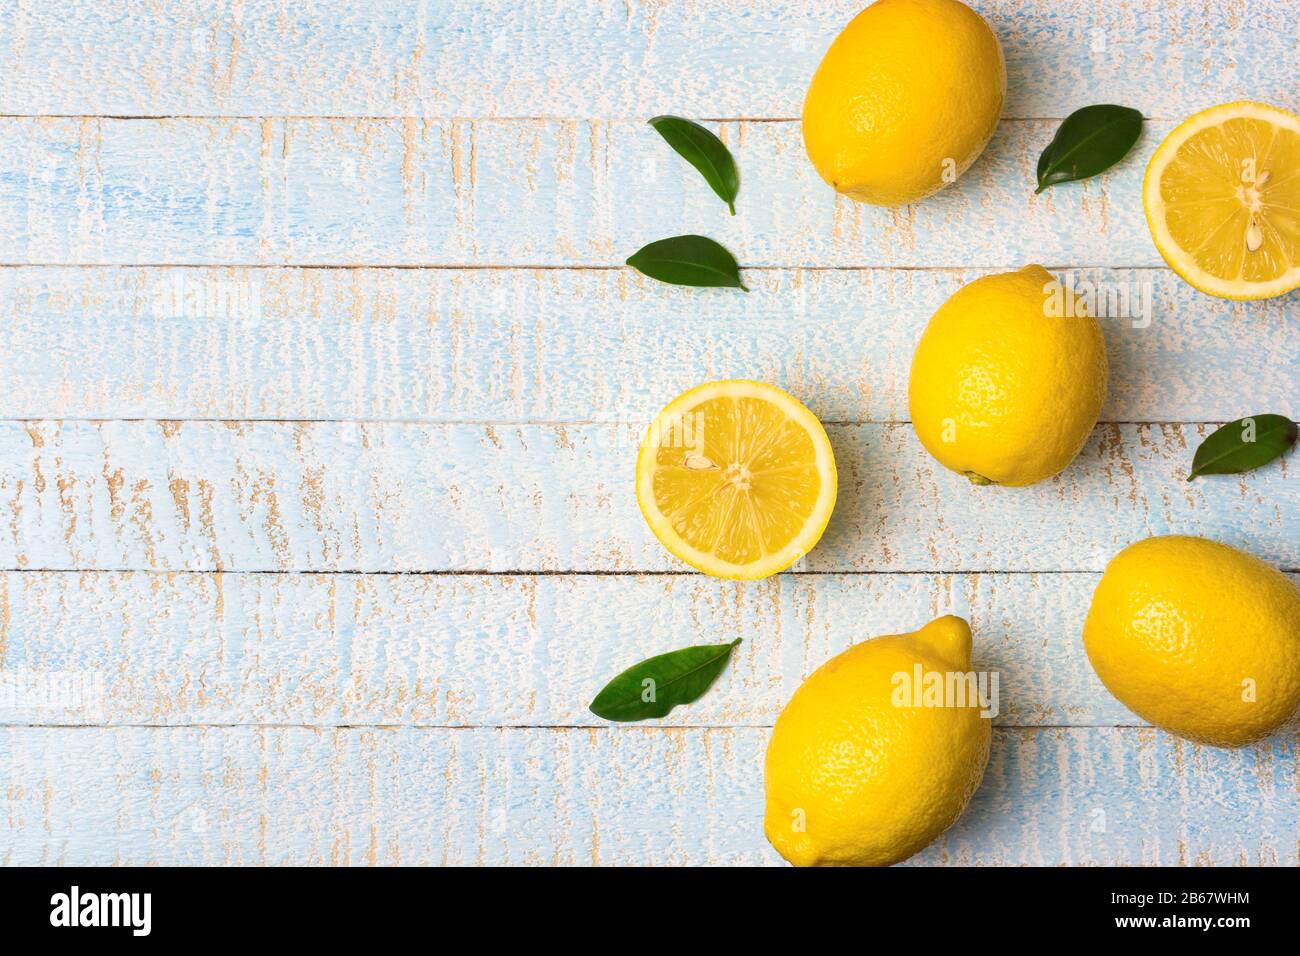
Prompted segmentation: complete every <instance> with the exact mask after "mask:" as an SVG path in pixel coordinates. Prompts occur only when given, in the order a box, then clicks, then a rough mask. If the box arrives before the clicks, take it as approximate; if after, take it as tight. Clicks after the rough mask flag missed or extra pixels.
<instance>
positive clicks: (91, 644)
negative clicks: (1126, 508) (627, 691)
mask: <svg viewBox="0 0 1300 956" xmlns="http://www.w3.org/2000/svg"><path fill="white" fill-rule="evenodd" d="M1097 577H1098V576H1097V575H1094V574H1051V575H1029V574H1025V575H1005V574H989V575H930V574H902V575H846V576H808V575H778V576H776V577H774V578H771V579H769V580H767V581H764V582H760V583H755V584H747V583H738V582H730V581H718V580H713V579H709V578H706V577H703V576H701V575H695V574H689V575H682V576H654V577H634V576H629V575H620V576H612V577H605V576H587V575H583V576H552V575H541V576H503V575H490V576H464V577H461V576H452V577H446V576H440V575H434V576H417V575H371V576H367V575H360V576H359V575H348V574H343V575H340V574H327V575H298V574H291V575H284V574H228V573H226V574H142V573H125V574H123V573H113V572H70V573H52V572H39V573H21V572H10V573H8V574H5V575H3V576H0V621H2V622H3V624H2V625H0V659H2V660H3V661H4V668H5V670H6V671H7V672H8V673H10V674H11V675H12V680H13V681H14V682H15V683H14V684H13V686H12V687H11V688H10V695H9V698H8V699H0V723H18V724H26V723H30V724H140V723H147V724H157V723H164V724H237V723H246V722H247V723H262V724H303V725H317V726H329V725H337V724H347V725H366V724H382V725H410V724H419V725H443V726H446V725H451V726H498V725H501V726H519V725H530V726H531V725H559V726H572V725H594V726H604V725H605V722H604V721H601V720H598V719H597V718H596V717H594V716H593V715H592V714H591V713H590V712H589V711H588V710H587V709H586V705H587V703H588V701H590V700H591V698H592V697H594V696H595V694H596V692H597V691H598V690H599V689H600V688H601V687H602V686H603V685H604V683H605V681H606V680H608V679H609V677H610V676H612V675H613V674H616V673H618V672H619V671H620V670H622V669H623V668H624V667H626V666H628V665H630V664H632V663H633V662H634V661H637V660H640V659H642V658H645V657H649V656H651V655H652V654H659V653H663V652H665V651H669V650H672V649H674V648H677V647H680V646H683V645H686V644H692V643H710V642H712V643H718V642H723V641H731V640H734V639H736V638H741V639H743V641H744V643H743V644H742V645H741V647H740V649H739V650H738V651H737V652H736V654H735V655H734V657H733V660H732V662H731V664H730V665H729V667H728V669H727V671H726V673H725V675H724V676H723V677H722V678H721V679H720V680H719V681H718V683H717V684H715V685H714V687H713V688H712V689H711V690H710V692H709V693H708V694H707V695H706V696H705V697H704V698H703V699H702V700H700V701H699V702H697V703H696V704H693V705H692V706H690V707H684V708H679V709H678V710H677V711H675V712H674V713H673V714H672V715H671V716H670V717H668V718H667V719H666V721H665V722H666V723H669V724H677V725H686V724H689V725H704V726H743V725H756V724H770V723H772V722H773V721H774V720H775V719H776V715H777V713H778V712H779V711H780V708H781V707H782V706H783V705H784V703H785V701H786V700H788V699H789V697H790V695H791V694H792V693H793V692H794V689H795V688H796V687H797V686H798V685H799V683H800V682H801V681H802V680H803V679H804V678H805V677H806V676H807V675H808V674H809V673H811V672H812V671H813V670H814V669H815V668H816V667H818V666H819V665H820V664H821V663H822V662H824V661H825V660H827V659H828V658H830V657H831V656H833V655H834V654H837V653H839V652H840V651H842V650H844V649H845V648H846V647H848V646H849V645H850V644H853V643H856V642H857V641H859V640H863V639H865V638H867V637H871V636H875V635H878V634H888V633H898V632H902V631H910V630H914V629H915V628H917V627H919V626H920V625H921V624H923V623H924V622H925V621H928V620H931V619H932V618H934V617H937V616H938V615H940V614H943V613H949V612H951V613H957V614H961V615H963V616H964V617H966V618H967V619H968V620H971V621H972V622H973V624H974V627H975V631H976V660H975V666H976V668H977V669H978V670H983V671H997V672H998V673H999V675H1000V676H999V685H998V701H997V710H998V716H997V723H998V724H999V725H1034V724H1069V725H1074V726H1084V725H1114V724H1141V723H1142V721H1141V720H1139V719H1137V718H1136V717H1134V715H1132V714H1130V713H1129V712H1128V711H1126V710H1125V709H1124V708H1123V707H1122V706H1121V705H1120V704H1119V703H1118V702H1117V701H1115V700H1114V699H1113V698H1112V697H1111V696H1110V695H1109V694H1107V693H1106V692H1105V690H1104V689H1103V688H1102V686H1101V685H1100V683H1099V682H1098V681H1097V678H1096V676H1095V675H1094V674H1093V672H1092V669H1091V668H1090V667H1089V666H1088V663H1087V659H1086V657H1085V655H1084V653H1083V646H1082V642H1081V640H1080V635H1081V633H1082V629H1083V618H1084V615H1085V614H1086V613H1087V609H1088V603H1089V601H1090V600H1091V597H1092V592H1093V589H1094V588H1095V586H1096V583H1097ZM60 675H64V676H60ZM78 675H79V676H78ZM74 678H75V680H74ZM65 679H66V680H67V681H69V682H70V683H69V685H68V688H67V692H66V693H63V694H61V695H60V694H57V693H50V694H42V693H39V692H38V691H39V690H40V688H41V687H42V686H44V685H43V684H42V683H41V682H42V681H45V682H46V684H47V685H48V686H49V687H50V688H51V689H52V690H56V689H57V686H56V684H55V683H54V682H56V681H58V680H65ZM78 688H82V690H78ZM20 691H21V692H22V693H21V694H20V693H19V692H20Z"/></svg>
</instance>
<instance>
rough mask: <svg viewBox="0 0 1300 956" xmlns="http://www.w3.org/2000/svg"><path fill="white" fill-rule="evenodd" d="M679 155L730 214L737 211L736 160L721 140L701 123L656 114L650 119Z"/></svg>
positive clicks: (651, 123)
mask: <svg viewBox="0 0 1300 956" xmlns="http://www.w3.org/2000/svg"><path fill="white" fill-rule="evenodd" d="M648 122H649V123H650V125H651V126H653V127H654V128H655V129H656V130H657V131H658V132H659V135H660V136H662V137H663V138H664V139H665V140H666V141H667V143H668V145H669V146H671V147H672V148H673V149H674V150H676V152H677V155H678V156H680V157H681V158H682V159H684V160H686V161H687V162H688V163H690V164H691V165H692V166H694V167H695V168H696V169H698V170H699V171H700V175H701V176H703V177H704V181H705V182H706V183H708V184H709V187H710V188H711V189H712V190H713V191H714V192H715V193H717V194H718V198H719V199H721V200H722V201H723V202H725V203H726V204H727V208H728V209H730V210H731V214H732V215H733V216H734V215H735V214H736V193H737V192H739V191H740V177H739V176H737V175H736V161H735V160H734V159H732V158H731V152H730V151H729V150H728V149H727V147H726V146H725V145H724V144H723V142H722V140H720V139H718V137H716V136H714V135H713V132H712V131H711V130H707V129H705V128H704V127H703V126H701V125H700V124H699V123H692V122H691V121H690V120H688V119H683V118H682V117H680V116H656V117H654V118H653V119H651V120H649V121H648Z"/></svg>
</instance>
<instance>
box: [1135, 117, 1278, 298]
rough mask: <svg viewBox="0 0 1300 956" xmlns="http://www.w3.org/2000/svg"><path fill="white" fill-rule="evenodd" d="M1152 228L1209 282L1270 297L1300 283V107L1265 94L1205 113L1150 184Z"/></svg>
mask: <svg viewBox="0 0 1300 956" xmlns="http://www.w3.org/2000/svg"><path fill="white" fill-rule="evenodd" d="M1142 205H1143V206H1144V207H1145V209H1146V214H1147V225H1148V226H1150V228H1151V238H1152V239H1154V240H1155V243H1156V248H1157V249H1159V250H1160V254H1161V255H1162V256H1164V257H1165V261H1166V262H1168V263H1169V265H1170V267H1171V268H1172V269H1173V270H1174V271H1175V272H1177V273H1178V274H1179V275H1180V276H1182V277H1183V278H1184V279H1186V280H1187V281H1188V282H1190V283H1191V284H1192V285H1193V286H1195V287H1196V288H1197V289H1198V290H1200V291H1201V292H1205V293H1208V294H1209V295H1216V296H1219V297H1220V298H1224V299H1268V298H1272V297H1273V296H1277V295H1282V294H1283V293H1285V292H1290V291H1291V290H1292V289H1294V288H1296V287H1297V286H1300V116H1296V115H1295V114H1294V113H1288V112H1287V111H1286V110H1281V109H1278V108H1277V107H1275V106H1269V105H1267V104H1265V103H1227V104H1224V105H1223V106H1215V107H1212V108H1211V109H1208V110H1205V111H1203V112H1200V113H1197V114H1196V115H1195V116H1193V117H1191V118H1190V119H1188V120H1187V121H1185V122H1184V123H1183V124H1182V125H1181V126H1179V127H1178V128H1177V129H1175V130H1174V131H1173V132H1172V133H1170V134H1169V135H1168V136H1167V137H1165V141H1164V142H1163V143H1161V144H1160V148H1159V149H1157V150H1156V152H1155V155H1154V156H1152V157H1151V163H1150V165H1148V166H1147V172H1146V179H1145V180H1144V181H1143V184H1142Z"/></svg>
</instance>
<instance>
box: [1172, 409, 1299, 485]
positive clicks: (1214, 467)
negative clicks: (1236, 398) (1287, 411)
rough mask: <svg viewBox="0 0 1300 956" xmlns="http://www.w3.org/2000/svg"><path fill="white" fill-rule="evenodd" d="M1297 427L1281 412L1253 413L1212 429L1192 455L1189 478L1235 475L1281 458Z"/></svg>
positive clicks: (1296, 431) (1289, 445) (1297, 433)
mask: <svg viewBox="0 0 1300 956" xmlns="http://www.w3.org/2000/svg"><path fill="white" fill-rule="evenodd" d="M1297 435H1300V426H1297V425H1296V423H1295V422H1293V421H1291V419H1289V418H1287V417H1286V416H1284V415H1252V416H1250V417H1249V418H1239V419H1237V421H1235V422H1228V424H1226V425H1224V426H1223V427H1222V428H1218V429H1215V431H1214V433H1213V434H1211V435H1210V437H1208V438H1207V439H1205V441H1203V442H1201V447H1200V448H1198V449H1196V455H1195V456H1194V457H1193V458H1192V473H1191V474H1190V475H1188V476H1187V480H1188V481H1191V480H1192V479H1193V478H1196V477H1198V476H1199V475H1236V474H1239V473H1241V472H1243V471H1250V470H1251V469H1252V468H1258V467H1259V466H1260V465H1267V464H1268V463H1269V462H1270V461H1272V460H1273V459H1275V458H1281V457H1282V455H1283V454H1284V453H1285V452H1286V450H1287V449H1288V448H1290V447H1291V446H1292V445H1294V444H1295V440H1296V436H1297Z"/></svg>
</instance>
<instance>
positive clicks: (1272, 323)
mask: <svg viewBox="0 0 1300 956" xmlns="http://www.w3.org/2000/svg"><path fill="white" fill-rule="evenodd" d="M979 275H980V273H979V272H977V271H973V270H954V271H928V270H866V271H840V270H816V269H814V270H785V269H780V270H772V271H766V270H764V271H751V272H749V273H748V274H747V275H746V281H747V283H748V284H749V286H750V288H751V289H752V290H753V291H752V292H751V293H750V294H749V295H738V294H736V293H735V292H732V291H730V290H699V289H682V288H676V287H671V286H664V285H662V284H660V283H656V282H653V281H651V280H649V279H646V278H644V277H641V276H638V275H637V274H635V273H633V272H632V271H631V270H610V271H606V270H528V269H521V270H496V269H463V270H461V269H456V270H441V269H430V270H426V269H419V270H410V269H296V268H288V269H282V268H266V269H262V268H255V269H223V268H193V269H191V268H165V269H151V268H132V267H126V268H116V267H105V268H95V269H81V268H68V267H55V268H45V267H29V268H18V269H0V324H3V327H4V329H5V335H6V343H7V347H6V348H5V349H3V350H0V382H3V383H4V388H3V390H2V391H0V419H3V418H64V417H68V418H167V419H183V418H223V419H248V418H281V419H288V418H291V419H322V418H325V419H399V420H426V421H427V420H442V421H475V420H480V421H527V420H550V421H584V420H595V421H606V422H615V421H624V422H641V421H649V419H650V418H651V416H653V415H654V413H655V412H656V411H657V410H658V409H659V408H660V407H661V406H662V405H663V404H664V403H665V402H667V401H668V399H670V398H671V397H672V396H674V395H676V394H678V393H679V392H681V391H684V390H685V389H687V388H689V387H691V386H693V385H696V384H699V383H700V382H703V381H708V380H710V379H716V378H756V379H761V380H765V381H772V382H778V383H780V384H782V385H783V386H784V387H785V388H787V389H789V390H790V391H792V392H794V393H795V394H796V395H798V396H799V397H800V398H801V399H802V400H803V401H804V402H805V403H806V404H807V405H808V406H809V407H810V408H811V409H812V410H813V412H814V413H816V414H817V415H818V416H819V417H820V418H822V419H823V420H826V421H841V422H843V421H906V420H907V418H908V410H907V379H908V369H909V367H910V365H911V358H912V350H913V348H914V347H915V344H916V340H917V338H918V337H919V336H920V333H921V330H922V328H924V325H925V322H926V321H927V320H928V318H929V316H930V315H931V314H932V313H933V312H934V310H935V309H937V308H938V307H939V306H940V305H941V304H942V303H943V301H944V299H946V298H947V297H948V296H949V295H950V294H951V293H952V292H954V291H955V290H956V289H957V288H959V287H960V286H961V285H963V284H964V283H966V282H969V281H970V280H972V279H974V278H976V277H978V276H979ZM1071 277H1073V279H1074V281H1075V282H1076V284H1077V286H1076V287H1077V288H1078V290H1079V291H1080V292H1084V291H1086V290H1087V289H1088V287H1089V286H1091V287H1093V288H1096V289H1097V290H1099V291H1101V292H1104V293H1106V295H1107V299H1106V301H1107V303H1108V304H1107V306H1106V307H1105V308H1104V309H1101V308H1098V309H1097V310H1096V311H1098V312H1104V313H1105V314H1106V315H1108V316H1110V317H1108V318H1105V319H1104V320H1103V325H1104V327H1105V330H1106V335H1107V341H1108V345H1109V352H1110V391H1109V398H1108V400H1107V403H1106V407H1105V408H1104V409H1103V412H1102V418H1103V420H1107V421H1122V422H1133V421H1158V422H1180V421H1181V422H1202V421H1224V420H1231V419H1235V418H1239V417H1240V416H1242V415H1244V414H1246V413H1248V412H1251V411H1257V410H1259V409H1269V410H1273V411H1281V412H1288V411H1290V412H1292V413H1295V414H1300V409H1297V408H1295V407H1294V406H1293V404H1292V403H1293V402H1294V400H1295V383H1296V381H1297V379H1300V352H1297V350H1296V349H1294V348H1292V347H1291V343H1292V342H1293V341H1294V340H1295V338H1296V336H1297V333H1298V332H1300V326H1298V325H1297V322H1296V320H1295V318H1294V312H1295V309H1294V307H1293V306H1292V305H1291V304H1290V300H1288V299H1274V300H1269V301H1265V302H1258V303H1241V302H1236V303H1234V302H1228V301H1225V300H1222V299H1214V298H1211V297H1209V296H1204V295H1200V294H1199V293H1197V292H1196V291H1195V290H1193V289H1192V288H1191V287H1190V286H1188V285H1187V284H1186V283H1184V282H1183V281H1182V280H1180V279H1178V278H1177V277H1176V276H1175V275H1174V274H1173V273H1172V272H1170V271H1168V270H1165V269H1152V270H1146V269H1139V270H1114V269H1102V270H1098V269H1088V270H1075V271H1072V272H1071V273H1070V274H1066V275H1064V278H1065V280H1066V281H1070V279H1071ZM1111 293H1114V294H1115V295H1116V297H1117V298H1116V299H1115V300H1114V301H1115V305H1116V306H1118V308H1112V307H1111V305H1110V304H1109V303H1110V301H1111V300H1110V298H1109V295H1110V294H1111ZM1148 295H1149V299H1147V298H1146V297H1147V296H1148ZM1121 296H1128V298H1127V299H1124V298H1122V297H1121ZM1147 301H1149V303H1150V310H1149V312H1148V311H1147V310H1146V309H1144V308H1143V305H1144V303H1145V302H1147ZM1125 302H1127V303H1128V308H1127V309H1126V308H1125V307H1124V305H1125ZM1121 313H1122V314H1121ZM1246 343H1249V346H1248V347H1242V346H1243V345H1244V344H1246ZM1262 356H1267V359H1266V360H1263V361H1262V360H1261V357H1262ZM1243 392H1245V393H1248V394H1249V396H1250V401H1249V402H1248V403H1246V405H1243V402H1244V401H1245V399H1244V398H1243ZM1247 406H1248V407H1247Z"/></svg>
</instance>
